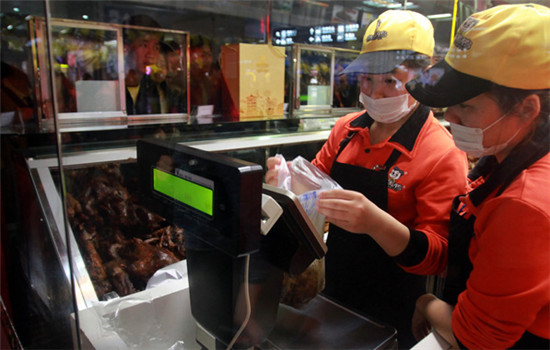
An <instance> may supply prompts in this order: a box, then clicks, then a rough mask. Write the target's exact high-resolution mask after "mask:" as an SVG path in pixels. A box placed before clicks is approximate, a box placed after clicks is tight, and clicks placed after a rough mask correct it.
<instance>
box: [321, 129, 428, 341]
mask: <svg viewBox="0 0 550 350" xmlns="http://www.w3.org/2000/svg"><path fill="white" fill-rule="evenodd" d="M354 135H355V133H354V132H350V134H348V137H347V138H346V139H344V140H343V141H342V142H341V144H340V149H339V150H338V154H337V156H336V157H335V160H334V163H333V165H332V168H331V171H330V176H331V177H332V178H333V179H334V180H335V181H336V182H338V183H339V184H340V185H341V186H342V187H343V188H345V189H347V190H354V191H357V192H360V193H362V194H363V195H365V196H366V197H367V198H368V199H369V200H370V201H372V202H373V203H374V204H376V205H377V206H378V207H380V208H381V209H383V210H385V211H387V210H388V172H389V170H390V169H391V167H392V165H393V164H394V163H395V161H396V160H397V158H398V157H399V156H400V155H401V152H399V151H398V150H394V151H393V153H392V154H391V155H390V157H389V158H388V160H387V161H386V163H385V164H384V166H382V167H380V168H378V169H366V168H362V167H358V166H353V165H349V164H343V163H339V162H338V161H337V160H338V156H339V155H340V153H342V151H343V149H344V148H345V147H346V146H347V144H348V143H349V141H350V140H351V139H352V138H353V136H354ZM327 246H328V252H327V254H326V256H325V269H326V286H325V289H324V292H323V293H324V294H325V295H327V296H329V297H330V298H333V299H335V300H337V301H338V302H340V303H341V304H343V305H345V306H347V307H349V308H350V309H354V310H357V311H360V312H362V313H363V314H365V315H366V316H369V317H372V318H374V319H376V320H378V321H381V322H384V323H388V324H390V325H391V326H393V327H394V328H396V330H397V332H398V341H399V347H407V348H410V347H411V346H412V345H414V344H415V340H414V338H413V336H412V332H411V318H412V315H413V312H414V306H415V302H416V299H417V298H418V297H419V296H420V295H422V294H423V293H425V292H426V279H425V277H423V276H418V275H412V274H408V273H406V272H405V271H403V270H402V269H401V268H400V267H399V266H398V265H397V264H396V263H395V262H394V261H393V259H392V258H391V257H390V256H388V255H387V254H386V253H385V252H384V250H383V249H382V248H381V247H380V246H379V245H378V244H377V243H376V242H375V241H374V240H373V239H372V238H371V237H370V236H368V235H365V234H355V233H350V232H348V231H346V230H343V229H341V228H340V227H338V226H336V225H332V224H331V225H330V227H329V235H328V239H327Z"/></svg>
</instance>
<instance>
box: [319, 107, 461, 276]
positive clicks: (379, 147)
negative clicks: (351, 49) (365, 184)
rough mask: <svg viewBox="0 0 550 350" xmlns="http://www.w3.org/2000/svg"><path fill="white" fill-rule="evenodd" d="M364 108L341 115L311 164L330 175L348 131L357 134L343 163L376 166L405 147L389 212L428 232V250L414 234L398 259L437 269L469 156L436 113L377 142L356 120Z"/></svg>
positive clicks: (392, 178) (411, 268) (412, 266)
mask: <svg viewBox="0 0 550 350" xmlns="http://www.w3.org/2000/svg"><path fill="white" fill-rule="evenodd" d="M362 113H363V112H357V113H350V114H348V115H346V116H343V117H341V118H340V119H338V121H337V122H336V124H335V126H334V128H333V130H332V132H331V133H330V135H329V138H328V140H327V142H326V143H325V144H324V145H323V147H322V148H321V150H320V151H319V152H318V153H317V156H316V158H315V159H314V160H313V162H312V163H313V164H314V165H315V166H317V167H318V168H319V169H321V170H322V171H324V172H326V173H327V174H329V173H330V168H331V166H332V164H333V162H334V158H335V156H336V154H337V152H338V149H339V144H340V142H341V141H342V140H343V139H344V138H345V137H346V136H347V135H348V132H349V131H357V134H356V135H355V136H354V137H353V138H352V139H351V141H350V142H349V144H348V145H347V146H346V148H345V149H344V151H343V152H342V153H341V154H340V155H339V156H338V161H339V162H340V163H346V164H351V165H355V166H360V167H364V168H371V169H372V168H376V167H377V166H382V165H383V164H384V163H385V162H386V160H387V159H388V157H389V156H390V154H391V153H392V151H393V150H394V149H398V150H399V151H401V153H402V154H401V156H400V157H399V158H398V159H397V161H396V162H395V164H394V165H393V166H392V168H391V169H390V171H389V174H388V212H389V214H391V215H392V216H393V217H394V218H396V219H397V220H399V221H400V222H401V223H403V224H404V225H406V226H407V227H409V229H410V230H411V234H412V233H415V235H416V236H417V235H421V236H424V237H425V238H424V237H421V239H422V240H427V252H424V251H422V250H421V251H422V252H420V253H419V251H418V250H417V249H415V246H414V245H415V242H416V241H417V240H416V239H412V238H411V242H410V243H409V246H408V247H407V249H406V250H405V252H404V253H406V254H401V255H406V256H407V258H406V259H405V260H403V259H400V260H399V261H398V262H399V263H400V264H401V266H402V268H403V269H404V270H405V271H407V272H409V273H415V274H425V275H426V274H438V273H440V272H442V271H443V269H444V267H445V266H446V264H447V236H448V229H449V228H448V224H449V213H450V210H451V202H452V199H453V198H454V197H455V196H457V195H459V194H463V193H464V192H465V190H466V175H467V171H468V165H467V159H466V155H465V154H464V153H463V152H462V151H460V150H459V149H458V148H456V146H455V144H454V142H453V140H452V137H451V135H450V133H449V132H448V131H447V130H446V129H445V127H443V126H442V125H441V123H440V122H439V121H438V120H437V119H436V118H435V117H434V116H433V114H432V113H431V112H430V115H429V116H428V118H427V120H426V121H425V122H424V123H422V121H420V120H419V121H413V122H411V123H409V121H411V120H409V121H407V123H406V124H404V125H403V126H402V127H401V128H400V129H399V130H398V131H397V132H396V133H395V134H394V135H393V136H392V137H390V138H389V139H387V140H385V141H383V142H380V143H378V144H375V145H372V144H371V142H370V130H369V127H368V126H366V127H363V126H358V125H357V124H358V123H357V121H356V119H358V118H361V114H362ZM359 124H361V123H359ZM357 181H361V179H357ZM424 246H426V244H425V243H424ZM419 254H420V255H422V256H418V255H419Z"/></svg>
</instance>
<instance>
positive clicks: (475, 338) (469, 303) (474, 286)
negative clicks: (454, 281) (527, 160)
mask: <svg viewBox="0 0 550 350" xmlns="http://www.w3.org/2000/svg"><path fill="white" fill-rule="evenodd" d="M482 182H483V178H479V179H477V180H475V181H474V182H472V184H471V187H472V189H473V188H475V187H477V186H479V185H480V184H481V183H482ZM464 203H465V204H466V208H467V211H468V213H471V214H473V215H475V217H476V221H475V224H474V232H475V236H474V237H473V238H472V240H471V242H470V247H469V256H470V261H471V262H472V265H473V270H472V272H471V274H470V277H469V279H468V281H467V287H466V290H465V291H464V292H462V293H461V294H460V295H459V297H458V302H457V305H456V307H455V309H454V311H453V317H452V326H453V332H454V333H455V336H456V337H457V339H458V340H459V341H460V342H461V343H462V344H463V345H464V346H466V347H468V348H473V349H504V348H508V347H510V346H512V345H513V344H514V343H515V342H516V341H517V340H518V339H519V338H520V337H521V336H522V334H523V333H524V332H525V331H528V332H530V333H532V334H534V335H536V336H539V337H542V338H546V339H548V338H550V154H547V155H546V156H544V157H543V158H541V159H539V160H538V161H537V162H536V163H534V164H533V165H531V166H530V167H529V168H527V169H526V170H524V171H523V172H522V173H521V174H520V175H519V176H518V177H517V178H516V179H515V180H514V181H513V182H512V183H511V184H510V186H508V187H507V188H506V189H505V190H504V192H503V193H502V194H501V195H500V196H497V197H495V196H494V194H493V195H491V196H489V197H488V198H487V199H485V200H484V201H483V202H482V203H481V204H479V205H478V206H477V207H475V206H474V205H473V204H472V202H471V201H470V199H469V198H468V197H466V198H465V199H464Z"/></svg>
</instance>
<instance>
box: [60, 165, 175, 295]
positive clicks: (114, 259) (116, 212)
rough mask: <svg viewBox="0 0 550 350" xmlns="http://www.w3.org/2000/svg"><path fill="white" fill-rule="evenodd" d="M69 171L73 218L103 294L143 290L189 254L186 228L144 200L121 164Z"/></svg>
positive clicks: (92, 274)
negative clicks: (132, 189) (162, 270)
mask: <svg viewBox="0 0 550 350" xmlns="http://www.w3.org/2000/svg"><path fill="white" fill-rule="evenodd" d="M66 175H67V195H66V198H67V209H68V215H69V221H70V224H71V228H72V230H73V233H74V235H75V238H76V240H77V242H78V245H79V247H80V251H81V254H82V256H83V259H84V262H85V264H86V268H87V270H88V273H89V275H90V278H91V280H92V282H93V284H94V288H95V291H96V294H97V296H98V298H99V299H100V300H102V299H103V296H104V295H105V294H106V293H109V292H112V291H115V292H116V293H117V294H118V295H119V296H124V295H128V294H132V293H135V292H137V291H140V290H143V289H145V286H146V285H147V281H148V280H149V278H150V277H151V276H152V275H153V274H154V273H155V272H156V271H157V270H158V269H160V268H163V267H165V266H167V265H170V264H173V263H176V262H178V261H180V260H183V259H185V248H184V245H183V240H184V235H183V229H181V228H179V227H176V226H171V225H169V224H168V223H167V222H166V221H165V220H164V218H162V217H160V216H159V215H157V214H155V213H152V212H150V211H149V210H147V209H146V208H144V207H143V206H141V205H139V204H138V202H137V199H136V198H135V196H132V195H131V194H130V193H129V192H128V189H127V186H125V182H124V177H123V176H122V173H121V165H120V164H117V163H110V164H106V165H101V166H97V167H90V168H85V169H76V170H69V171H67V172H66Z"/></svg>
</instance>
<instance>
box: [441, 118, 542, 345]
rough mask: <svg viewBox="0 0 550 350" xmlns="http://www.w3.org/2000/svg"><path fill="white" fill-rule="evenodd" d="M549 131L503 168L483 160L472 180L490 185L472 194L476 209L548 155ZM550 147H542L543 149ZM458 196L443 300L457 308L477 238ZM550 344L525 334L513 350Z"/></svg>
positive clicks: (471, 218)
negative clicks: (471, 247)
mask: <svg viewBox="0 0 550 350" xmlns="http://www.w3.org/2000/svg"><path fill="white" fill-rule="evenodd" d="M549 131H550V130H549V127H548V125H547V126H546V127H541V128H539V129H538V131H537V133H536V134H535V136H534V137H533V140H532V142H531V143H528V144H526V145H525V146H524V147H523V148H522V149H520V150H518V151H517V152H514V153H513V154H511V155H510V156H509V157H507V158H506V159H505V160H504V161H503V162H502V163H501V164H498V163H497V162H496V159H495V158H494V157H492V156H490V157H484V158H482V159H481V160H480V161H479V162H478V164H477V165H476V167H475V168H474V169H473V170H472V172H471V173H470V174H469V175H468V177H469V178H470V179H472V180H474V179H476V178H478V177H480V176H484V177H486V176H487V175H489V174H490V177H489V178H488V179H487V181H486V182H485V183H484V184H482V185H480V186H479V187H477V188H476V189H475V190H473V191H472V192H470V199H471V201H472V203H473V204H474V205H475V206H478V205H479V204H480V203H481V202H483V201H484V200H485V199H486V198H487V197H488V196H489V195H490V194H491V193H493V192H494V191H495V190H497V188H498V192H497V196H498V195H500V194H501V193H502V192H503V191H504V190H505V189H506V187H508V185H509V184H510V183H511V182H512V181H513V180H514V179H515V178H516V177H517V175H519V174H520V173H521V172H522V171H523V170H525V169H527V168H528V167H529V166H531V165H532V164H534V163H535V162H536V161H537V160H539V159H540V158H542V157H543V156H544V155H546V154H547V153H548V148H549V146H548V145H550V140H548V139H549V136H548V135H549ZM541 144H542V145H546V147H540V145H541ZM460 197H461V196H457V197H456V198H455V199H454V200H453V205H452V210H451V219H450V227H449V248H448V249H449V259H448V265H447V276H446V278H445V286H444V289H443V295H442V299H443V300H444V301H446V302H447V303H449V304H451V305H453V306H454V305H456V303H457V299H458V295H459V294H460V293H462V292H463V291H464V290H466V281H467V280H468V278H469V276H470V272H471V271H472V269H473V266H472V263H471V261H470V258H469V254H468V251H469V247H470V241H471V239H472V237H474V236H475V232H474V224H475V220H476V218H475V216H473V215H471V216H470V217H465V216H464V215H463V212H462V209H463V208H462V205H461V202H460V200H459V198H460ZM549 348H550V340H549V339H544V338H540V337H537V336H535V335H533V334H531V333H529V332H527V331H526V332H525V333H524V334H523V336H522V337H521V339H520V340H519V341H518V342H516V344H514V346H512V349H549Z"/></svg>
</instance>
